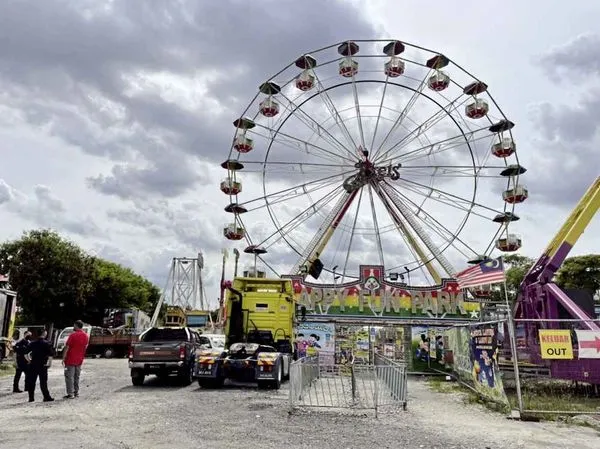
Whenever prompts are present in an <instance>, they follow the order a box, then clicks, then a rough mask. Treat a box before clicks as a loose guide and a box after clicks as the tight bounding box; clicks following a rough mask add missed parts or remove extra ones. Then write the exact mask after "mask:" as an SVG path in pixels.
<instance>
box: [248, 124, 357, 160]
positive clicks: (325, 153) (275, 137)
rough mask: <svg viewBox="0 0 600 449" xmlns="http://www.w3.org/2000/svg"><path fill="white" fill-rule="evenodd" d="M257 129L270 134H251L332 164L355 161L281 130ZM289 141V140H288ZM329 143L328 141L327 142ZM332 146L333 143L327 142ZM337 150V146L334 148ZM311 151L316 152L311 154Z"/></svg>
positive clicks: (260, 126) (263, 127) (259, 125)
mask: <svg viewBox="0 0 600 449" xmlns="http://www.w3.org/2000/svg"><path fill="white" fill-rule="evenodd" d="M316 123H317V124H318V125H319V126H321V125H320V124H319V123H318V122H316ZM257 128H260V129H263V130H265V131H266V132H267V133H268V134H267V135H265V134H262V133H258V132H257V131H255V130H252V131H251V134H255V135H259V136H261V137H263V138H264V139H267V140H271V141H273V142H277V143H279V144H281V145H283V146H285V147H287V148H290V149H293V150H297V151H300V152H302V153H306V154H313V155H315V156H317V157H320V158H321V159H325V160H329V161H332V162H340V160H345V161H348V163H352V164H353V163H354V162H355V159H351V158H350V157H348V156H347V155H344V154H340V153H337V152H335V151H332V150H328V149H326V148H323V147H322V146H320V145H315V144H314V143H310V142H308V141H306V140H304V139H301V138H299V137H295V136H292V135H290V134H288V133H285V132H283V131H281V130H275V129H273V128H270V127H268V126H265V125H261V124H257ZM287 139H289V140H287ZM326 141H327V140H326ZM327 142H328V143H329V144H330V145H331V142H329V141H327ZM333 147H334V148H335V145H334V146H333ZM310 149H312V150H315V151H313V152H310Z"/></svg>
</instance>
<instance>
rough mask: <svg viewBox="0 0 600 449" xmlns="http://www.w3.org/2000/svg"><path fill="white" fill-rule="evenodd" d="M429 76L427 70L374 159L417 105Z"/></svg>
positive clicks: (376, 151)
mask: <svg viewBox="0 0 600 449" xmlns="http://www.w3.org/2000/svg"><path fill="white" fill-rule="evenodd" d="M428 78H429V72H427V74H426V76H425V77H424V78H423V79H422V80H421V82H420V83H419V86H418V87H417V89H416V90H415V91H414V92H413V94H412V95H411V97H410V99H409V100H408V102H407V103H406V105H405V106H404V108H403V109H402V112H400V115H399V116H398V118H397V119H396V121H395V122H394V124H393V125H392V127H391V128H390V130H389V131H388V133H387V134H386V135H385V137H384V138H383V140H382V141H381V143H380V144H379V146H378V147H377V149H376V150H375V151H374V152H373V155H372V158H373V159H374V160H377V154H378V153H379V152H380V151H381V149H382V148H383V146H384V145H385V144H386V142H387V141H388V139H389V138H390V136H391V135H392V134H394V133H395V132H396V130H397V129H399V128H400V127H401V126H402V123H403V122H404V119H405V118H406V117H407V116H408V114H409V112H410V110H411V109H412V107H413V106H414V105H415V103H416V102H417V100H418V99H419V97H420V96H421V95H422V93H423V89H424V88H425V86H427V79H428Z"/></svg>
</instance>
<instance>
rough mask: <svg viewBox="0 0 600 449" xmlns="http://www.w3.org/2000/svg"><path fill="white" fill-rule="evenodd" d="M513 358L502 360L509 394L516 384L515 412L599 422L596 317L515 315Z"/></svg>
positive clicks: (507, 355)
mask: <svg viewBox="0 0 600 449" xmlns="http://www.w3.org/2000/svg"><path fill="white" fill-rule="evenodd" d="M514 325H515V337H516V358H517V361H518V370H517V372H516V373H515V370H514V368H513V363H512V362H513V360H512V354H511V353H510V352H509V351H507V352H505V360H502V368H503V374H504V377H505V385H506V390H507V393H508V395H509V397H510V398H511V401H512V397H513V396H514V394H515V390H516V388H517V387H519V386H520V389H521V392H522V405H521V407H520V409H521V414H524V415H539V416H540V417H542V416H544V417H548V415H554V416H569V415H581V414H584V415H591V416H596V418H597V419H598V421H597V423H598V424H600V320H597V319H596V320H593V319H589V320H578V319H516V320H515V324H514Z"/></svg>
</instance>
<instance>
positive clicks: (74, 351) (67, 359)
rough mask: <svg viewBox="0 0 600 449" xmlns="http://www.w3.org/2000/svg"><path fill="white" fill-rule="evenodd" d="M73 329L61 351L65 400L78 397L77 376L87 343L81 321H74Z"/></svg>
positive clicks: (87, 338) (79, 373)
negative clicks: (65, 386) (65, 388)
mask: <svg viewBox="0 0 600 449" xmlns="http://www.w3.org/2000/svg"><path fill="white" fill-rule="evenodd" d="M73 329H75V332H73V333H72V334H71V335H69V338H67V341H66V343H65V349H64V351H63V365H64V367H65V382H66V384H67V395H66V396H65V399H73V398H77V397H79V376H80V375H81V365H83V359H84V357H85V351H86V349H87V346H88V342H89V337H88V335H87V334H86V333H85V332H84V331H83V322H82V321H81V320H77V321H75V324H73Z"/></svg>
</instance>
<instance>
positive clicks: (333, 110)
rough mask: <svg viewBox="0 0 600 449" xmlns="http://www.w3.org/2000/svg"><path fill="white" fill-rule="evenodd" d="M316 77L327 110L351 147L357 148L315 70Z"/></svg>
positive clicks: (320, 95) (318, 89) (318, 90)
mask: <svg viewBox="0 0 600 449" xmlns="http://www.w3.org/2000/svg"><path fill="white" fill-rule="evenodd" d="M315 79H316V81H317V92H318V93H319V97H320V98H321V101H323V104H324V105H325V107H326V108H327V110H328V111H329V113H330V114H331V116H332V117H333V121H334V122H335V124H336V125H338V127H339V129H340V131H341V132H342V134H343V135H344V138H345V139H346V141H347V143H348V145H349V146H350V148H353V149H355V150H357V149H358V145H357V144H356V142H355V141H354V139H353V138H352V134H350V131H348V127H347V126H346V123H345V122H344V120H343V119H342V117H341V115H340V113H339V111H338V110H337V108H336V107H335V104H334V103H333V101H332V100H331V97H330V96H329V94H328V93H327V90H326V89H325V88H324V87H323V83H322V82H321V79H320V78H319V76H318V75H317V73H316V72H315ZM353 84H356V83H355V82H353ZM348 151H349V150H348ZM349 152H350V153H351V154H353V155H354V156H355V157H356V156H357V154H356V153H352V152H351V151H349ZM359 157H360V156H359Z"/></svg>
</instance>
